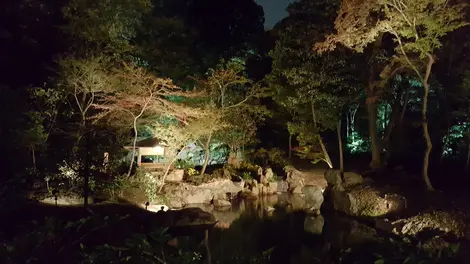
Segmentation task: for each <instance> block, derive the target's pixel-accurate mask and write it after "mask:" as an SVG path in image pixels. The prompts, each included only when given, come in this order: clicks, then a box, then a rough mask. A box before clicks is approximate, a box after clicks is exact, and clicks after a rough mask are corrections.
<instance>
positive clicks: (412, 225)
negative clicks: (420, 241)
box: [375, 210, 470, 239]
mask: <svg viewBox="0 0 470 264" xmlns="http://www.w3.org/2000/svg"><path fill="white" fill-rule="evenodd" d="M468 220H469V217H468V216H467V215H465V214H463V213H461V212H458V211H444V210H432V211H430V212H423V213H420V214H418V215H415V216H413V217H410V218H405V219H399V220H396V221H389V220H388V219H378V220H376V222H375V226H376V228H378V229H381V230H384V231H388V232H391V233H394V234H396V235H404V236H414V237H416V236H419V235H425V234H428V235H431V236H433V237H434V236H436V235H439V236H449V235H450V236H453V237H457V238H466V239H469V238H470V228H469V227H470V226H469V225H468V224H467V223H468Z"/></svg>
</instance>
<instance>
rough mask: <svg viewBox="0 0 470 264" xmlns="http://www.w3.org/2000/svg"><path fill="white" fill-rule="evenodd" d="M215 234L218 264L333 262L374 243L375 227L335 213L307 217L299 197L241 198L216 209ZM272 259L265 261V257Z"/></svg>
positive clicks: (213, 248)
mask: <svg viewBox="0 0 470 264" xmlns="http://www.w3.org/2000/svg"><path fill="white" fill-rule="evenodd" d="M205 209H206V210H208V211H210V212H212V213H213V214H214V216H215V217H216V218H217V220H218V221H219V224H218V225H217V226H216V228H215V229H213V230H211V234H210V245H211V251H212V256H213V258H212V259H213V263H293V264H294V263H295V264H301V263H310V264H311V263H330V258H331V257H332V256H334V255H335V254H336V255H338V254H339V252H340V250H341V249H344V248H348V247H349V246H351V245H354V244H356V243H364V242H365V241H369V240H370V239H372V240H373V239H375V238H376V234H375V231H374V229H369V228H367V227H365V226H363V225H361V224H359V223H357V222H356V221H353V220H351V219H345V218H343V217H341V216H338V215H336V214H334V213H331V212H330V213H324V215H312V214H307V213H306V212H305V211H303V209H306V205H305V202H304V201H303V199H302V197H300V196H293V195H277V196H269V197H263V198H262V199H259V200H242V201H239V202H237V203H234V204H233V207H232V208H229V209H227V210H224V211H216V210H214V209H213V208H212V207H206V208H205ZM268 252H269V255H270V258H269V260H264V261H261V260H259V259H260V258H262V256H263V253H268Z"/></svg>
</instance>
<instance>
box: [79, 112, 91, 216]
mask: <svg viewBox="0 0 470 264" xmlns="http://www.w3.org/2000/svg"><path fill="white" fill-rule="evenodd" d="M86 132H87V131H86V118H85V116H82V122H81V124H80V141H79V146H81V147H82V162H83V163H82V169H81V171H82V174H83V175H82V177H83V206H84V207H87V206H88V196H89V186H88V185H89V181H90V178H89V177H90V170H89V169H90V168H89V167H90V161H89V159H90V155H89V153H88V145H89V140H88V134H87V133H86ZM82 139H83V140H82ZM82 141H85V142H83V143H82ZM80 143H82V144H80Z"/></svg>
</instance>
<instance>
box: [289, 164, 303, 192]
mask: <svg viewBox="0 0 470 264" xmlns="http://www.w3.org/2000/svg"><path fill="white" fill-rule="evenodd" d="M284 171H285V172H286V182H287V184H288V185H289V191H290V192H292V191H294V190H298V189H299V188H302V187H303V186H304V177H303V174H302V172H300V171H298V170H296V169H295V168H294V167H292V166H286V167H285V168H284ZM296 188H297V189H296Z"/></svg>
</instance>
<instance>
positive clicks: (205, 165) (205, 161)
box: [200, 133, 212, 176]
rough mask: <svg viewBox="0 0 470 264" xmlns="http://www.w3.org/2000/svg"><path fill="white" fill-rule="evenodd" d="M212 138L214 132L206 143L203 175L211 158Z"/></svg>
mask: <svg viewBox="0 0 470 264" xmlns="http://www.w3.org/2000/svg"><path fill="white" fill-rule="evenodd" d="M211 138H212V133H210V134H209V135H208V136H207V140H206V143H205V144H204V164H203V165H202V169H201V173H200V175H201V176H204V173H205V172H206V168H207V164H208V163H209V158H210V155H211V148H210V147H211Z"/></svg>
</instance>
